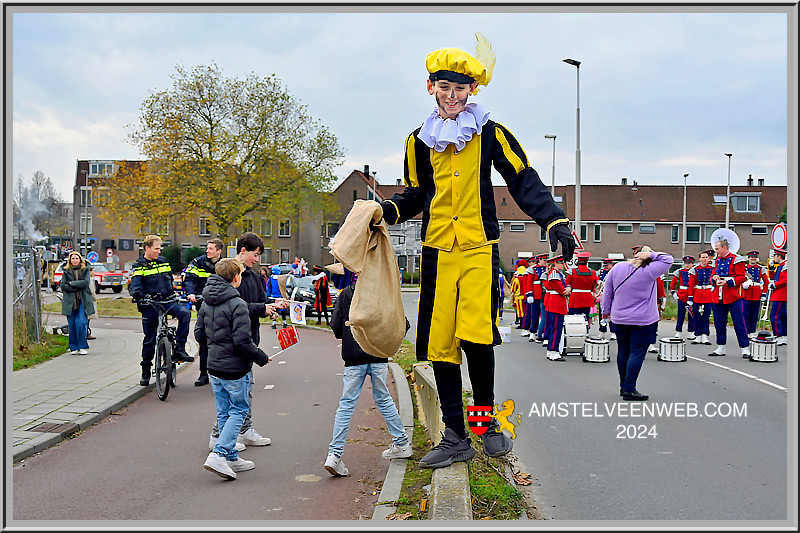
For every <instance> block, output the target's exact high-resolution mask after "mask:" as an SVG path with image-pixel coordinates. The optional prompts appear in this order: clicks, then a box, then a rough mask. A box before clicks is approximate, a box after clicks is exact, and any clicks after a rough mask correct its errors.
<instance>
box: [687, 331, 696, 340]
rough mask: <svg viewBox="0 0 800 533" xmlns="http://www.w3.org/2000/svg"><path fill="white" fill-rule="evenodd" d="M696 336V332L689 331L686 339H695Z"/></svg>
mask: <svg viewBox="0 0 800 533" xmlns="http://www.w3.org/2000/svg"><path fill="white" fill-rule="evenodd" d="M696 338H697V335H695V334H694V333H691V332H690V333H689V336H688V337H686V339H687V340H690V341H693V340H695V339H696Z"/></svg>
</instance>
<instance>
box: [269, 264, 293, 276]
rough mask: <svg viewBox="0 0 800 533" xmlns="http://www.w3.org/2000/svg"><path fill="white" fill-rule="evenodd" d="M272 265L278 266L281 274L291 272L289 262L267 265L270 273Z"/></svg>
mask: <svg viewBox="0 0 800 533" xmlns="http://www.w3.org/2000/svg"><path fill="white" fill-rule="evenodd" d="M272 267H278V268H280V269H281V274H290V273H291V272H292V265H291V264H289V263H278V264H276V265H270V267H269V271H270V274H271V273H272Z"/></svg>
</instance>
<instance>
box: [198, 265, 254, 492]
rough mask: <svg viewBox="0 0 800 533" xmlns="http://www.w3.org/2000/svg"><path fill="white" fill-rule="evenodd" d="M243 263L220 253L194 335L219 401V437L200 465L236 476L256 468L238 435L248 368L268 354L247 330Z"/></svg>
mask: <svg viewBox="0 0 800 533" xmlns="http://www.w3.org/2000/svg"><path fill="white" fill-rule="evenodd" d="M244 269H245V267H244V264H243V263H242V262H241V261H239V260H238V259H236V258H225V259H220V260H219V261H218V262H217V264H216V266H215V267H214V272H215V273H214V274H212V275H210V276H209V277H208V282H207V283H206V286H205V288H204V289H203V300H204V303H203V306H202V307H201V308H200V311H198V313H197V324H196V325H195V328H194V336H195V339H197V342H202V343H204V344H206V345H207V346H208V361H207V368H208V374H209V379H210V381H211V390H212V391H214V400H215V401H216V405H217V425H218V427H219V430H220V433H219V437H218V439H217V441H216V443H215V445H214V448H213V449H212V450H211V453H209V454H208V457H207V458H206V461H205V463H204V464H203V466H204V467H205V469H206V470H210V471H211V472H214V473H215V474H217V475H218V476H220V477H224V478H227V479H236V473H237V472H243V471H245V470H252V469H253V468H255V463H253V461H247V460H245V459H242V458H241V457H239V452H238V450H237V447H236V445H237V438H238V437H239V431H240V430H241V428H242V424H244V420H245V417H246V416H247V415H248V413H249V411H250V394H249V393H250V385H251V381H250V372H251V371H252V368H253V363H256V364H257V365H259V366H264V365H266V364H267V363H269V357H268V356H267V354H265V353H264V352H263V351H262V350H261V349H260V348H259V347H258V346H257V345H256V344H255V343H254V342H253V338H252V337H251V335H250V313H249V312H248V310H247V304H246V303H245V301H244V300H243V299H242V297H241V296H239V292H238V291H237V290H236V289H237V288H238V287H239V285H240V284H241V283H242V272H243V271H244Z"/></svg>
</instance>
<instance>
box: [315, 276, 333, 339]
mask: <svg viewBox="0 0 800 533" xmlns="http://www.w3.org/2000/svg"><path fill="white" fill-rule="evenodd" d="M314 274H315V275H314V311H316V312H317V326H320V325H322V315H323V313H324V314H325V325H326V326H329V325H330V320H329V319H328V307H329V306H331V305H333V304H332V302H331V291H330V285H329V283H328V276H327V275H326V274H325V270H323V269H322V267H321V266H317V265H314Z"/></svg>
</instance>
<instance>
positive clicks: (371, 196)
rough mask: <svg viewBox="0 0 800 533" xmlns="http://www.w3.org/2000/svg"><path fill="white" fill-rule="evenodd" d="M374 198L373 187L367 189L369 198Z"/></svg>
mask: <svg viewBox="0 0 800 533" xmlns="http://www.w3.org/2000/svg"><path fill="white" fill-rule="evenodd" d="M373 198H374V196H373V195H372V189H367V200H372V199H373Z"/></svg>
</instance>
